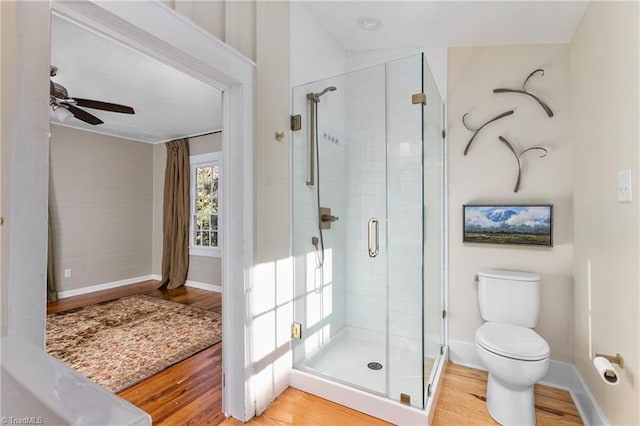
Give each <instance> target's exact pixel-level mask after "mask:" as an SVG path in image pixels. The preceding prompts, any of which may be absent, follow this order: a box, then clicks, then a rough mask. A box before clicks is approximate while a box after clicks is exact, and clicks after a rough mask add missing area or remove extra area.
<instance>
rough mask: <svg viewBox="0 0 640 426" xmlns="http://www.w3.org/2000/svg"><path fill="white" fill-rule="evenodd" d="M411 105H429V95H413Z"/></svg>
mask: <svg viewBox="0 0 640 426" xmlns="http://www.w3.org/2000/svg"><path fill="white" fill-rule="evenodd" d="M411 103H412V104H414V105H416V104H422V105H426V104H427V95H425V94H424V93H415V94H413V95H411Z"/></svg>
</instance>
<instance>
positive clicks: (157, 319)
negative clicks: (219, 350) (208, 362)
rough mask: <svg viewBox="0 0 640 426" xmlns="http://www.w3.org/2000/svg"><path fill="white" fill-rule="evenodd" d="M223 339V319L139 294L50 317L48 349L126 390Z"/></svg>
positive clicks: (101, 380)
mask: <svg viewBox="0 0 640 426" xmlns="http://www.w3.org/2000/svg"><path fill="white" fill-rule="evenodd" d="M220 340H222V318H221V315H220V314H218V313H217V312H211V311H207V310H204V309H200V308H195V307H192V306H187V305H183V304H180V303H174V302H170V301H168V300H163V299H158V298H156V297H150V296H144V295H136V296H130V297H123V298H121V299H117V300H113V301H109V302H103V303H99V304H96V305H90V306H84V307H82V308H77V309H71V310H68V311H64V312H60V313H57V314H51V315H48V316H47V352H49V354H51V355H52V356H54V357H56V358H58V359H59V360H61V361H63V362H64V363H65V364H67V365H69V366H70V367H72V368H73V369H75V370H76V371H78V372H79V373H80V374H83V375H84V376H86V377H87V378H89V379H91V380H93V381H94V382H96V383H98V384H99V385H101V386H103V387H104V388H106V389H109V390H110V391H112V392H114V393H117V392H120V391H122V390H124V389H126V388H128V387H130V386H132V385H134V384H136V383H138V382H140V381H142V380H144V379H146V378H147V377H150V376H152V375H154V374H156V373H158V372H159V371H162V370H164V369H165V368H167V367H169V366H170V365H172V364H175V363H177V362H179V361H182V360H183V359H185V358H188V357H189V356H191V355H193V354H195V353H196V352H199V351H201V350H203V349H205V348H208V347H209V346H212V345H214V344H216V343H218V342H219V341H220Z"/></svg>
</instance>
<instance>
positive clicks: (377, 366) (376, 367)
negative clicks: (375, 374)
mask: <svg viewBox="0 0 640 426" xmlns="http://www.w3.org/2000/svg"><path fill="white" fill-rule="evenodd" d="M367 367H369V368H370V369H372V370H382V364H380V363H379V362H370V363H369V364H367Z"/></svg>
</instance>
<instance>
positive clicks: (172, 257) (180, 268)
mask: <svg viewBox="0 0 640 426" xmlns="http://www.w3.org/2000/svg"><path fill="white" fill-rule="evenodd" d="M166 146H167V166H166V169H165V172H164V206H163V218H162V225H163V226H162V229H163V242H162V281H161V283H160V287H166V288H178V287H180V286H182V285H184V283H185V281H186V280H187V272H188V271H189V210H190V208H189V189H190V188H189V178H190V173H191V170H190V167H189V143H188V141H187V139H178V140H175V141H171V142H167V143H166Z"/></svg>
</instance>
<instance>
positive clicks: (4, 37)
mask: <svg viewBox="0 0 640 426" xmlns="http://www.w3.org/2000/svg"><path fill="white" fill-rule="evenodd" d="M13 6H14V3H13V2H2V3H0V31H1V32H2V33H1V34H0V43H2V48H0V53H1V54H0V76H2V78H1V79H0V217H2V220H3V221H4V220H6V219H8V217H7V216H6V215H7V213H8V211H7V209H8V208H9V203H10V201H11V196H10V192H11V182H10V180H11V145H12V141H11V130H12V128H11V125H10V120H11V117H10V111H11V110H10V109H7V108H6V107H4V105H12V104H13V85H12V84H9V82H13V69H12V66H13V54H14V52H13V49H14V46H13V44H14V36H13V34H14V32H15V18H14V13H15V11H14V7H13ZM8 248H9V227H8V226H5V225H4V224H2V225H0V283H2V285H1V286H0V336H5V335H6V334H7V333H8V328H9V324H8V319H9V317H8V312H9V286H8V282H9V250H8Z"/></svg>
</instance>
